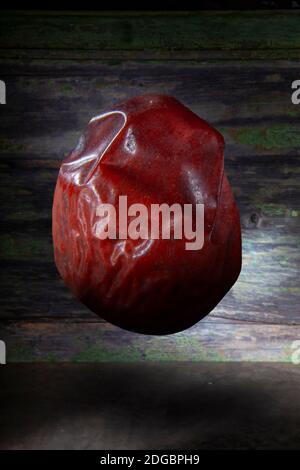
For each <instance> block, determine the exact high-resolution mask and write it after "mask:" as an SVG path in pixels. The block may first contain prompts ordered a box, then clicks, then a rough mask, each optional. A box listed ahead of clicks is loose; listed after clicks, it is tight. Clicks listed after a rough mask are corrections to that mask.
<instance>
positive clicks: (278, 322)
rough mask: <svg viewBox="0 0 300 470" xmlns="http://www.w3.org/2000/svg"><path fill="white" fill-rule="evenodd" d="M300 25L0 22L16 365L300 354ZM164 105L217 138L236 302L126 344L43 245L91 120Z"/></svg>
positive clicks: (150, 16)
mask: <svg viewBox="0 0 300 470" xmlns="http://www.w3.org/2000/svg"><path fill="white" fill-rule="evenodd" d="M299 59H300V12H299V11H293V12H289V11H272V12H264V11H260V12H255V11H251V12H199V13H195V12H193V13H189V12H183V13H179V12H177V13H174V14H170V13H158V12H156V13H154V12H153V13H149V12H148V13H143V14H141V13H138V12H134V13H129V12H127V13H124V12H123V13H114V14H112V13H109V12H105V13H97V14H95V13H86V14H84V13H80V14H79V13H72V14H71V13H54V12H52V13H48V14H45V13H35V14H34V15H32V14H31V15H29V14H28V13H26V14H21V13H19V14H17V13H5V14H4V13H2V14H1V17H0V78H1V79H2V80H5V82H6V86H7V104H6V105H2V106H1V107H0V114H1V124H0V156H1V162H0V165H1V184H0V198H1V235H0V237H1V238H0V241H1V254H0V264H1V278H2V279H1V291H2V292H1V298H0V303H1V307H0V308H1V311H0V315H1V325H0V339H5V340H6V342H7V352H8V359H9V360H10V361H16V362H18V361H35V360H57V361H61V360H72V361H103V360H104V361H106V360H140V359H141V360H153V359H158V360H170V359H174V360H189V359H194V360H215V361H220V360H260V361H267V360H273V361H290V359H291V353H292V349H291V343H292V341H294V340H297V339H299V340H300V312H299V299H300V287H299V271H300V234H299V228H300V180H299V173H300V165H299V163H300V150H299V148H300V133H299V131H300V128H299V115H300V105H299V106H296V105H293V104H292V102H291V83H292V81H293V80H296V79H300V72H299V62H300V61H299ZM149 92H151V93H168V94H171V95H173V96H175V97H176V98H178V99H179V100H181V101H182V102H183V103H185V104H186V105H187V106H189V107H190V108H191V109H192V110H193V111H195V112H196V113H198V114H199V115H200V116H201V117H203V118H204V119H206V120H208V121H209V122H210V123H212V124H213V125H214V126H215V127H216V128H217V129H219V130H220V131H221V132H222V133H223V135H224V137H225V140H226V150H225V168H226V171H227V174H228V177H229V180H230V182H231V184H232V187H233V190H234V194H235V197H236V199H237V202H238V205H239V208H240V213H241V220H242V227H243V269H242V273H241V275H240V278H239V280H238V282H237V283H236V285H235V286H234V288H233V289H232V290H231V291H230V292H229V293H228V295H227V296H226V297H225V298H224V299H223V300H222V302H221V303H220V304H219V305H218V306H217V308H216V309H215V310H214V311H213V312H212V313H211V314H210V315H209V316H208V317H207V318H206V319H204V320H203V321H202V322H200V323H199V324H198V325H196V326H195V327H194V328H192V329H190V330H188V331H186V332H182V333H179V334H177V335H172V336H168V337H162V338H154V337H143V336H139V335H135V334H130V333H127V332H124V331H122V330H120V329H118V328H116V327H112V326H111V325H109V324H107V323H105V322H103V321H102V320H101V319H99V318H98V317H96V316H95V315H94V314H93V313H91V312H90V311H88V310H87V309H86V308H85V307H83V306H82V305H80V304H79V303H78V302H77V301H76V300H74V299H73V298H72V296H71V294H70V293H69V292H68V290H67V288H66V287H65V286H64V285H63V282H62V281H61V280H60V278H59V276H58V274H57V272H56V269H55V266H54V263H53V254H52V241H51V205H52V197H53V190H54V186H55V181H56V177H57V173H58V169H59V166H60V163H61V161H62V159H63V158H64V157H65V156H66V155H67V153H68V152H69V150H70V149H71V148H72V147H74V145H75V144H76V142H77V139H78V137H79V135H80V133H81V131H82V129H83V128H84V127H85V125H86V124H87V122H88V121H89V119H90V118H91V117H92V116H93V115H95V114H98V113H99V112H100V111H101V110H105V109H106V108H108V107H110V106H111V104H112V103H114V102H117V101H119V100H121V99H126V98H128V97H130V96H134V95H137V94H142V93H149Z"/></svg>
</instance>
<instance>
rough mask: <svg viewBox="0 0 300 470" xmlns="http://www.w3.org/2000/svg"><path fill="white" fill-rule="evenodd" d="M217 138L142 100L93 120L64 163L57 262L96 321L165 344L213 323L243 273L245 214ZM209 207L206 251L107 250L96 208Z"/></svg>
mask: <svg viewBox="0 0 300 470" xmlns="http://www.w3.org/2000/svg"><path fill="white" fill-rule="evenodd" d="M223 148H224V140H223V137H222V136H221V134H220V133H219V132H218V131H216V130H215V129H214V128H213V127H211V126H210V125H209V124H208V123H206V122H205V121H203V120H202V119H200V118H199V117H198V116H197V115H195V114H194V113H193V112H192V111H190V110H189V109H188V108H186V107H185V106H183V105H182V104H181V103H179V102H178V101H177V100H175V99H173V98H171V97H169V96H163V95H145V96H139V97H136V98H133V99H130V100H129V101H126V102H125V103H122V104H120V105H118V106H114V107H113V108H112V109H111V111H110V112H107V113H105V114H102V115H100V116H96V118H94V119H92V120H91V121H90V123H89V125H88V127H87V129H86V131H85V133H84V136H82V137H81V138H80V141H79V144H78V146H77V147H76V148H75V149H74V150H73V151H72V152H71V154H70V155H69V157H68V158H67V159H66V160H65V161H64V162H63V163H62V166H61V169H60V172H59V176H58V181H57V185H56V190H55V195H54V203H53V240H54V251H55V261H56V265H57V268H58V270H59V272H60V274H61V276H62V278H63V279H64V281H65V283H66V284H67V285H68V286H69V288H70V289H71V290H72V291H73V293H74V294H75V295H76V296H77V297H78V299H79V300H80V301H81V302H82V303H83V304H85V305H86V306H87V307H88V308H89V309H91V310H92V311H93V312H95V313H97V314H98V315H100V316H101V317H103V318H104V319H106V320H107V321H109V322H111V323H113V324H114V325H118V326H120V327H122V328H125V329H127V330H131V331H135V332H139V333H145V334H158V335H161V334H169V333H175V332H178V331H181V330H183V329H186V328H188V327H190V326H192V325H193V324H195V323H196V322H198V321H199V320H200V319H201V318H203V317H204V316H205V315H207V314H208V313H209V312H210V311H211V310H212V309H213V308H214V307H215V306H216V305H217V304H218V302H220V300H221V299H222V297H223V296H224V295H225V294H226V292H227V291H228V290H229V289H230V288H231V287H232V285H233V284H234V282H235V281H236V279H237V277H238V275H239V272H240V268H241V235H240V222H239V214H238V210H237V206H236V203H235V201H234V198H233V195H232V192H231V188H230V186H229V183H228V180H227V177H226V175H225V174H224V170H223ZM121 195H127V196H128V206H129V205H130V204H134V203H143V204H145V206H147V207H150V204H152V203H153V204H154V203H155V204H162V203H167V204H169V205H172V204H173V203H179V204H182V205H183V204H193V205H195V204H204V214H205V216H204V228H205V232H204V245H203V247H202V249H200V250H190V251H188V250H186V249H185V242H186V240H184V239H183V240H177V239H176V240H175V239H156V240H151V239H148V240H141V239H138V240H132V239H129V238H128V239H126V240H120V239H106V240H101V239H99V238H98V237H97V234H96V232H95V225H96V224H97V222H98V221H99V217H98V216H97V206H99V204H102V203H110V204H113V205H114V206H115V207H116V208H117V207H118V201H119V196H121Z"/></svg>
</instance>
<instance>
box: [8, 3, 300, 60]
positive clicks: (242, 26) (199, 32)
mask: <svg viewBox="0 0 300 470" xmlns="http://www.w3.org/2000/svg"><path fill="white" fill-rule="evenodd" d="M299 15H300V12H299V11H297V10H295V11H292V12H291V11H284V10H277V11H261V12H260V14H257V12H255V11H254V12H253V11H228V12H224V11H223V12H209V11H200V12H177V14H168V13H161V12H148V13H147V14H141V13H138V14H134V13H129V12H127V13H125V14H124V13H122V12H120V13H119V14H117V15H116V14H115V13H112V12H111V13H105V12H94V13H93V14H91V15H81V14H80V13H78V12H77V13H76V12H73V13H70V14H68V15H61V14H60V13H56V14H51V15H49V14H47V13H46V14H45V13H43V12H39V13H36V14H35V15H31V16H30V19H29V18H28V15H27V14H24V13H22V12H20V13H19V14H16V13H9V12H6V13H4V14H2V15H1V18H0V31H1V33H0V45H1V46H0V48H1V50H2V51H3V50H4V52H5V53H4V56H5V57H9V56H10V57H23V58H25V57H27V58H30V57H31V58H47V59H49V54H48V51H49V50H51V55H50V57H56V58H62V59H63V58H66V57H69V58H70V57H72V54H74V56H73V58H75V57H76V58H77V59H79V58H81V59H86V58H88V57H91V56H92V57H94V58H101V57H106V58H107V59H108V58H114V59H116V58H122V59H124V58H126V59H130V58H131V59H137V55H136V54H138V57H140V58H141V59H144V60H145V59H148V60H149V59H152V58H164V59H166V58H167V57H169V58H176V57H177V58H183V59H184V58H185V57H186V56H185V54H183V51H189V58H190V59H192V58H193V57H195V58H196V59H199V58H200V57H201V53H204V55H203V57H206V58H209V57H210V53H211V54H212V56H213V57H214V58H216V55H215V54H217V57H219V58H220V57H222V53H223V52H224V53H225V57H230V56H231V55H230V53H231V52H233V54H234V56H235V58H238V57H239V58H243V57H247V58H255V57H258V58H264V59H266V58H267V57H270V58H283V59H284V58H286V59H287V58H292V57H294V58H297V53H296V54H295V51H297V52H299V49H300V29H299ZM249 50H250V51H251V54H249ZM262 51H263V57H262V54H261V52H262ZM0 54H1V52H0ZM91 54H92V55H91ZM231 57H232V56H231Z"/></svg>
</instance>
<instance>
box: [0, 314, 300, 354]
mask: <svg viewBox="0 0 300 470" xmlns="http://www.w3.org/2000/svg"><path fill="white" fill-rule="evenodd" d="M0 335H1V338H3V339H4V340H5V341H6V345H7V361H8V362H33V361H45V360H46V361H53V362H111V361H112V362H114V361H121V362H132V361H216V362H223V361H241V360H243V361H267V362H269V361H270V362H273V361H274V362H292V354H293V353H295V348H294V347H293V344H292V343H293V341H294V340H298V339H299V338H300V327H299V325H298V326H286V325H262V324H261V325H258V324H245V323H243V322H233V321H230V322H229V321H228V322H226V321H222V322H220V321H217V320H214V321H212V320H202V321H201V322H200V323H198V325H196V326H194V327H192V328H190V329H189V330H188V331H185V332H181V333H176V334H175V335H168V336H160V337H159V336H157V337H155V336H144V335H139V334H135V333H129V332H126V331H123V330H120V329H119V328H117V327H114V326H112V325H109V324H108V323H102V324H101V323H100V324H99V323H96V322H76V321H57V322H53V321H52V322H47V321H45V322H38V321H35V322H12V323H6V324H5V325H4V324H2V325H1V327H0ZM297 357H298V356H297Z"/></svg>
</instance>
